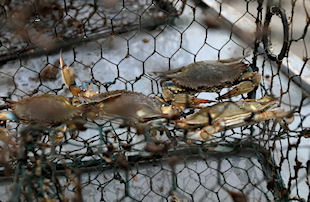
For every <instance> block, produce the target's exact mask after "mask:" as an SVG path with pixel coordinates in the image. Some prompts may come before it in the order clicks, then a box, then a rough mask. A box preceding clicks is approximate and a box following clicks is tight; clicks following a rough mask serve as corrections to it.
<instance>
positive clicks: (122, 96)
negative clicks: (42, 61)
mask: <svg viewBox="0 0 310 202" xmlns="http://www.w3.org/2000/svg"><path fill="white" fill-rule="evenodd" d="M60 67H61V69H62V77H63V80H64V83H65V84H66V86H67V87H68V88H69V90H70V92H71V93H72V94H73V95H74V96H77V97H81V98H83V99H84V100H85V101H86V102H87V103H88V105H89V106H92V107H91V108H90V109H91V110H89V112H88V113H87V116H88V117H89V118H91V119H104V120H112V121H114V122H115V121H117V122H119V120H122V121H125V122H126V124H128V125H130V126H137V125H139V123H144V122H147V121H149V120H152V119H157V118H169V119H171V118H174V117H175V116H177V115H178V114H179V112H178V109H175V108H172V107H170V106H161V105H160V104H158V103H157V102H155V101H154V100H153V99H152V98H150V97H148V96H146V95H144V94H142V93H137V92H132V91H127V90H115V91H109V92H105V93H97V92H94V91H92V90H91V89H81V88H79V87H78V86H77V85H76V83H75V76H74V74H73V72H72V70H71V69H70V67H68V66H66V65H65V63H64V60H63V58H62V56H61V55H60Z"/></svg>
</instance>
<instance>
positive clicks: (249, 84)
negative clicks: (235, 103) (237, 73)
mask: <svg viewBox="0 0 310 202" xmlns="http://www.w3.org/2000/svg"><path fill="white" fill-rule="evenodd" d="M261 77H262V76H261V74H260V73H257V72H246V73H245V74H244V75H243V76H242V77H241V78H240V83H239V84H238V85H236V86H235V87H234V88H233V89H232V90H230V91H228V92H227V93H225V94H224V95H221V96H219V97H218V98H216V99H217V100H221V99H229V98H231V97H235V96H238V95H241V94H244V93H249V92H251V91H253V90H254V89H255V88H256V87H257V86H258V85H259V84H260V81H261Z"/></svg>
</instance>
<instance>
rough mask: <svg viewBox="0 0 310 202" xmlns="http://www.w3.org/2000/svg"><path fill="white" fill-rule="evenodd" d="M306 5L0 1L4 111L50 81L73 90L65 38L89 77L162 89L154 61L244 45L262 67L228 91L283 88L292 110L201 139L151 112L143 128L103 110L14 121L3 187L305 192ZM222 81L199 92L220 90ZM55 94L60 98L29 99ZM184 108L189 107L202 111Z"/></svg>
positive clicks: (254, 65)
mask: <svg viewBox="0 0 310 202" xmlns="http://www.w3.org/2000/svg"><path fill="white" fill-rule="evenodd" d="M309 7H310V5H309V3H308V2H307V1H305V0H303V1H302V0H296V1H290V2H288V1H263V0H261V1H259V0H258V1H245V0H239V1H213V0H210V1H208V0H204V1H185V0H183V1H178V0H174V1H165V0H157V1H155V0H153V1H148V0H145V1H142V0H141V1H130V0H128V1H118V0H102V1H87V2H84V1H67V0H66V1H56V0H50V1H49V0H45V1H44V0H42V1H41V0H38V1H29V2H26V3H25V2H19V1H2V2H1V25H2V26H1V29H0V30H1V31H0V35H1V39H0V41H1V46H0V61H1V67H0V75H1V80H0V85H1V90H0V93H1V94H0V95H1V97H2V100H3V101H2V103H1V104H2V105H1V108H3V111H6V110H5V108H7V105H8V104H6V103H8V102H9V100H14V101H17V100H21V99H22V98H27V97H31V96H37V95H41V94H56V95H62V96H65V97H68V98H73V96H72V94H71V93H70V91H69V90H68V88H67V87H66V86H65V84H64V81H63V80H62V78H61V75H60V74H61V73H60V69H61V68H59V51H60V49H62V56H63V58H64V60H65V63H66V64H67V65H68V66H70V68H71V69H72V71H73V72H74V73H75V74H76V80H77V84H78V85H82V84H81V83H82V81H88V84H89V88H90V89H93V90H94V91H98V92H100V93H103V92H107V91H109V92H114V91H115V90H128V91H134V92H140V93H143V94H144V95H146V96H148V97H152V98H153V97H155V96H158V97H161V96H162V87H163V86H162V83H161V81H160V79H159V78H158V77H153V76H152V74H151V72H155V71H156V72H158V71H167V70H171V69H176V68H178V67H180V66H184V65H188V64H190V63H193V62H195V61H202V60H219V59H228V58H234V57H243V56H244V57H245V63H247V64H249V65H250V67H251V71H254V72H255V71H258V72H260V73H261V75H262V80H261V82H260V85H259V86H258V88H257V89H255V91H254V92H251V93H249V94H248V95H246V94H243V95H242V96H238V97H235V98H231V100H232V101H233V102H236V101H237V100H242V99H245V98H247V97H251V98H253V97H256V98H261V97H263V96H265V95H270V94H272V95H273V96H274V97H277V98H278V100H277V104H278V105H279V106H280V107H281V108H283V109H285V110H286V111H288V112H290V114H292V115H293V116H294V121H293V122H292V123H290V124H285V123H283V122H282V121H281V120H277V119H270V120H267V121H262V122H258V123H255V124H250V122H251V119H252V118H253V117H254V116H255V114H254V113H253V114H252V115H251V117H250V118H248V119H245V120H243V121H244V123H245V124H244V125H246V126H244V125H242V126H243V127H234V128H233V129H229V130H228V128H227V130H223V131H222V132H219V133H216V134H214V135H212V136H211V137H209V138H208V139H204V140H195V139H193V138H191V136H190V135H189V133H190V130H188V129H181V128H178V127H176V126H175V120H169V119H168V120H167V121H162V120H161V121H160V122H156V125H148V124H146V125H144V124H143V127H146V128H147V129H144V130H142V131H143V132H141V131H139V128H137V127H130V126H132V125H126V124H117V123H114V120H106V119H99V120H93V119H90V118H89V119H88V120H87V121H85V120H82V121H81V123H79V124H71V125H74V126H75V128H72V127H69V126H68V127H65V126H64V125H62V124H60V123H59V124H57V125H53V126H46V125H44V123H42V124H41V123H30V124H29V123H28V124H26V123H15V122H5V121H3V122H2V123H1V124H2V127H1V131H0V132H1V133H0V134H1V141H2V145H1V171H0V174H1V189H0V192H1V195H0V199H1V200H4V201H6V200H9V201H83V200H90V201H270V200H271V201H288V200H296V201H304V200H308V198H309V184H308V169H309V168H308V166H309V154H308V153H309V150H308V146H307V138H308V137H309V124H310V123H309V122H310V120H309V98H308V94H309V77H308V75H309V72H308V71H309V67H308V66H307V62H308V59H309V57H308V44H309V34H308V25H309V14H308V9H309ZM224 92H227V90H226V89H224V90H221V91H219V92H217V93H206V92H201V93H197V94H196V96H198V98H207V99H211V100H212V99H213V100H214V98H216V97H218V95H220V94H221V95H222V94H223V93H224ZM143 99H146V98H144V97H143ZM72 101H74V99H72ZM75 102H77V101H76V100H75ZM137 102H138V103H139V102H141V103H142V102H143V101H142V100H138V101H137ZM186 102H187V101H186ZM220 102H222V101H220ZM112 103H113V102H112ZM123 104H124V105H125V104H126V102H125V101H124V103H123ZM213 104H214V103H212V104H210V105H213ZM41 105H42V106H41ZM205 105H206V106H208V105H209V104H205ZM44 107H45V108H48V107H52V106H49V104H48V103H44V102H43V103H40V106H35V107H33V108H34V109H29V110H30V111H36V110H38V111H40V110H42V109H44ZM187 107H188V108H189V109H185V110H184V112H183V113H182V115H181V117H188V116H189V115H190V114H193V113H194V112H196V111H198V109H195V108H193V107H189V106H187ZM8 110H10V109H8ZM13 110H14V109H13ZM57 113H60V112H58V111H57V112H56V114H57ZM59 116H60V115H59ZM178 118H179V117H178ZM205 118H208V117H205ZM42 122H43V121H42ZM206 124H212V123H211V121H209V123H206ZM68 125H70V123H69V124H68ZM153 127H154V128H155V130H151V129H153ZM150 128H151V129H150ZM139 133H142V134H139ZM8 135H9V138H8Z"/></svg>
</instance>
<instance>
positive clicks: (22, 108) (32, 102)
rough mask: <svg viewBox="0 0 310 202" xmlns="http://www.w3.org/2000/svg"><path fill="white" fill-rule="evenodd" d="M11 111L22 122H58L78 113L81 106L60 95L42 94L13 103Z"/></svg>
mask: <svg viewBox="0 0 310 202" xmlns="http://www.w3.org/2000/svg"><path fill="white" fill-rule="evenodd" d="M11 108H12V111H13V113H14V114H15V115H16V116H17V117H18V118H19V119H20V120H21V121H23V122H26V123H38V124H51V125H52V124H59V123H62V122H65V121H68V120H71V119H72V118H74V117H76V116H78V115H80V114H81V113H82V107H77V106H73V105H71V103H70V102H69V100H68V99H67V98H65V97H63V96H60V95H51V94H43V95H38V96H33V97H29V98H25V99H22V100H19V101H18V102H16V103H13V104H12V106H11Z"/></svg>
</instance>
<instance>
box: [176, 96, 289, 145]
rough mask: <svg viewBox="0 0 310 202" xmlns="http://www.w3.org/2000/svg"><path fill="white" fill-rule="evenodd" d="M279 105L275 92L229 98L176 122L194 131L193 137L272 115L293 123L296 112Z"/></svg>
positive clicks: (202, 138) (205, 136) (196, 137)
mask: <svg viewBox="0 0 310 202" xmlns="http://www.w3.org/2000/svg"><path fill="white" fill-rule="evenodd" d="M276 105H277V101H276V99H275V98H273V97H272V96H265V97H263V98H261V99H246V100H239V101H236V102H233V101H226V102H221V103H217V104H215V105H212V106H208V107H205V108H203V109H200V110H199V111H198V112H196V113H194V114H192V115H191V116H189V117H187V118H183V119H180V120H177V121H176V125H177V126H178V127H180V128H186V129H189V130H190V131H191V132H192V133H193V136H192V138H194V139H197V140H206V139H208V138H209V137H210V136H211V135H212V134H214V133H217V132H221V131H224V130H227V129H233V128H236V127H241V126H248V125H252V124H255V123H259V122H262V121H266V120H270V119H279V120H284V122H285V123H286V124H290V123H291V122H292V121H293V120H294V117H293V116H292V113H291V112H290V111H285V110H283V109H282V108H279V107H276ZM280 123H281V122H280Z"/></svg>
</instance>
